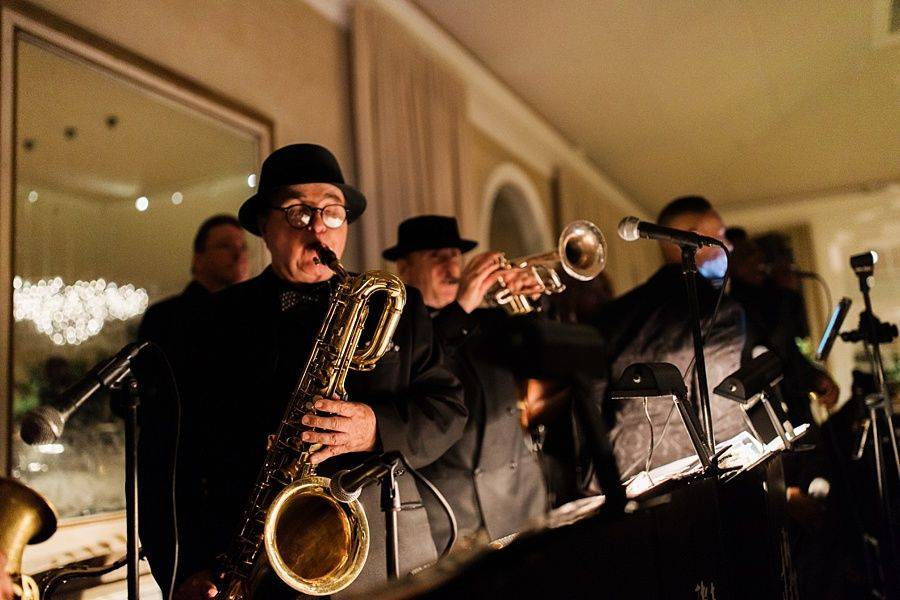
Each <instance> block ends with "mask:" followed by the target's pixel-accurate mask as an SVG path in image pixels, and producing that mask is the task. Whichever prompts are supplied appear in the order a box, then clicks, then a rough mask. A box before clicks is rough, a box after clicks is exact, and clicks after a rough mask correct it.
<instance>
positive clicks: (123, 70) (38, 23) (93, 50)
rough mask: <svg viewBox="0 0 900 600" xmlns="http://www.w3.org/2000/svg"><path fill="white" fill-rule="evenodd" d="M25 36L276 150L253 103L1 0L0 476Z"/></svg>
mask: <svg viewBox="0 0 900 600" xmlns="http://www.w3.org/2000/svg"><path fill="white" fill-rule="evenodd" d="M23 40H24V41H27V42H29V43H33V44H36V45H39V46H42V47H44V48H46V49H47V50H49V51H51V52H56V53H60V54H63V55H65V56H66V57H68V58H71V59H72V60H76V61H80V62H83V63H86V64H88V65H89V66H92V67H94V68H100V69H102V70H106V71H107V72H109V73H111V74H112V75H113V76H115V77H116V78H117V79H119V80H120V81H123V82H124V83H126V84H129V85H133V86H136V87H138V88H141V89H142V90H146V91H149V92H150V93H151V94H153V95H156V96H159V97H161V98H163V99H166V100H169V101H174V102H176V103H178V104H180V105H182V106H186V107H187V108H189V109H192V110H194V111H196V112H198V113H200V114H202V115H204V116H206V117H210V118H212V119H214V120H216V121H218V122H219V123H221V124H224V125H226V126H227V127H230V128H232V129H235V130H237V131H240V132H243V133H248V134H250V135H251V136H252V137H255V138H256V140H257V143H258V149H259V153H258V157H257V164H259V163H261V162H262V160H263V159H264V158H265V157H266V156H267V155H268V154H269V153H270V152H271V150H272V138H273V129H274V126H273V122H272V120H271V119H269V118H268V117H265V116H263V115H261V114H259V113H258V112H256V111H254V110H253V109H251V108H249V107H247V106H244V105H241V104H239V103H237V102H235V101H233V100H230V99H228V98H226V97H224V96H222V95H220V94H217V93H215V92H213V91H211V90H209V89H207V88H204V87H203V86H201V85H199V84H198V83H197V82H195V81H192V80H190V79H188V78H187V77H184V76H182V75H179V74H177V73H175V72H173V71H170V70H168V69H166V68H164V67H162V66H160V65H157V64H155V63H153V62H151V61H150V60H148V59H146V58H144V57H142V56H140V55H138V54H136V53H134V52H132V51H130V50H128V49H126V48H123V47H121V46H118V45H116V44H113V43H111V42H109V41H107V40H105V39H103V38H101V37H99V36H97V35H95V34H93V33H91V32H89V31H87V30H85V29H82V28H80V27H78V26H76V25H74V24H72V23H69V22H68V21H65V20H63V19H61V18H60V17H57V16H56V15H54V14H52V13H50V12H47V11H45V10H43V9H40V8H37V7H35V6H33V5H32V4H30V3H28V2H23V1H20V0H0V285H3V286H4V289H3V291H2V293H0V475H3V476H9V473H10V465H11V464H12V455H11V453H12V444H10V440H11V437H10V436H11V435H12V433H13V432H12V409H13V407H12V398H13V395H12V325H13V317H12V279H13V275H14V273H13V268H14V259H15V256H14V238H13V236H14V234H15V223H14V214H15V206H14V203H15V194H14V189H15V187H14V186H15V181H16V173H15V165H16V143H15V138H16V132H15V114H16V112H15V111H16V106H15V92H16V67H17V65H16V60H17V44H18V43H19V42H20V41H23Z"/></svg>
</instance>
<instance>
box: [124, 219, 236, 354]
mask: <svg viewBox="0 0 900 600" xmlns="http://www.w3.org/2000/svg"><path fill="white" fill-rule="evenodd" d="M249 277H250V268H249V263H248V253H247V239H246V234H245V233H244V230H243V229H242V228H241V224H240V222H239V221H238V220H237V218H235V217H233V216H231V215H216V216H214V217H210V218H208V219H206V220H205V221H204V222H203V223H202V224H201V225H200V228H199V229H198V230H197V234H196V236H194V254H193V257H192V258H191V282H190V283H189V284H188V285H187V287H186V288H184V291H182V292H181V293H180V294H179V295H177V296H174V297H172V298H167V299H165V300H163V301H161V302H157V303H156V304H154V305H152V306H151V307H150V308H148V309H147V312H146V313H144V318H143V319H142V320H141V327H140V331H139V333H138V337H139V338H140V339H142V340H148V341H151V342H155V343H157V344H159V345H161V346H163V348H164V350H166V352H167V353H170V354H172V353H177V352H178V351H179V350H180V349H181V348H182V346H183V344H182V343H181V342H182V337H183V335H184V330H185V328H186V327H189V326H190V323H191V321H193V320H194V313H195V312H196V310H197V309H198V307H201V306H202V304H203V302H204V301H206V300H207V299H208V298H209V295H210V294H212V293H215V292H218V291H219V290H223V289H225V288H226V287H228V286H230V285H234V284H236V283H240V282H242V281H246V280H247V279H248V278H249Z"/></svg>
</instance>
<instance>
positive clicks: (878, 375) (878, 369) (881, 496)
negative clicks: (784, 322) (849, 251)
mask: <svg viewBox="0 0 900 600" xmlns="http://www.w3.org/2000/svg"><path fill="white" fill-rule="evenodd" d="M870 276H871V273H870V272H863V273H859V272H858V273H857V277H858V278H859V290H860V292H862V296H863V302H864V303H865V311H864V313H863V315H861V317H860V324H859V333H860V336H859V337H860V338H861V340H862V343H863V346H864V347H865V349H866V350H867V352H866V353H867V354H868V355H869V361H870V363H871V365H872V374H873V375H874V377H875V386H876V387H875V394H873V395H872V396H870V397H869V398H867V399H866V408H867V409H868V411H869V423H871V429H872V442H873V443H872V447H873V450H874V454H875V469H876V477H877V482H878V501H879V504H880V506H881V509H882V511H883V513H884V517H885V520H886V522H885V525H886V526H887V529H888V533H889V536H890V540H891V545H892V546H893V548H892V551H893V552H894V553H896V552H897V550H898V549H897V547H896V541H895V536H896V532H895V531H894V522H893V521H894V519H893V510H892V506H891V504H892V503H891V496H892V494H891V492H890V489H891V485H890V483H891V479H892V475H893V477H895V478H897V479H895V482H896V481H897V480H900V453H898V451H897V436H896V433H895V432H894V422H893V416H894V415H893V407H892V406H891V398H890V392H889V390H888V386H887V381H886V380H887V377H886V376H885V373H884V362H883V361H882V358H881V347H880V344H881V340H880V339H879V338H880V335H879V331H878V329H879V327H878V326H877V323H878V320H877V319H876V318H875V313H874V312H873V311H872V299H871V296H870V295H869V289H870V288H869V277H870ZM841 337H842V338H845V336H844V335H843V334H842V335H841ZM846 337H848V338H849V337H851V336H846ZM879 414H880V415H881V420H882V421H883V422H884V426H885V427H886V428H887V434H888V439H889V440H890V443H891V449H892V451H893V459H894V460H893V465H892V467H893V473H892V472H891V470H890V469H889V468H888V465H887V462H886V460H885V456H884V449H883V448H882V440H881V432H880V430H879V425H878V423H879Z"/></svg>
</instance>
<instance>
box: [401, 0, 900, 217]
mask: <svg viewBox="0 0 900 600" xmlns="http://www.w3.org/2000/svg"><path fill="white" fill-rule="evenodd" d="M415 1H416V4H417V5H418V6H419V7H420V8H421V9H422V10H423V11H424V12H426V13H427V14H428V15H429V16H431V18H433V19H434V20H435V21H436V22H437V23H439V24H440V25H441V26H442V27H443V28H444V29H446V30H447V31H448V32H449V33H450V34H451V35H453V36H454V37H455V38H457V39H458V40H459V41H460V42H461V43H462V44H463V45H464V46H466V47H467V48H468V49H469V50H470V51H471V52H472V53H474V54H475V55H476V56H477V58H478V59H479V60H480V61H482V62H483V63H484V64H485V65H486V66H487V68H488V69H490V70H491V71H493V72H494V73H495V74H496V75H497V76H498V77H499V78H500V79H501V80H503V81H504V82H505V83H506V84H507V85H508V86H510V88H512V90H513V91H515V92H516V93H517V94H518V95H519V96H520V97H521V98H522V99H523V100H524V101H525V102H526V103H528V104H529V105H530V106H531V107H532V108H533V109H534V110H536V111H537V112H538V113H539V114H540V115H542V116H543V117H544V118H545V119H546V120H547V121H549V122H550V123H551V124H552V125H553V126H554V127H556V128H557V129H558V130H559V131H561V132H562V133H563V135H564V136H566V137H567V138H568V140H569V141H570V142H572V143H573V144H574V145H576V146H577V147H579V148H580V149H582V150H583V151H584V152H585V153H586V155H587V156H588V157H589V158H590V159H591V160H592V161H593V162H594V163H595V164H596V165H597V166H598V167H599V169H600V170H601V171H603V172H604V173H605V174H606V175H607V176H608V177H610V178H611V179H612V180H614V181H615V182H616V183H617V184H618V185H619V186H620V187H621V188H622V189H623V190H624V191H625V192H626V193H627V194H629V195H630V196H631V197H632V198H633V199H634V200H635V201H637V202H638V203H639V204H641V205H642V206H643V207H644V208H645V209H647V210H648V211H650V212H654V213H655V212H656V211H657V210H659V208H661V207H662V206H663V205H664V204H665V203H666V202H667V201H668V200H669V199H671V198H673V197H675V196H678V195H682V194H688V193H699V194H703V195H706V196H707V197H709V198H710V199H711V200H713V201H714V202H716V203H717V204H719V205H733V206H744V205H748V204H766V203H768V202H771V201H772V199H773V198H783V197H794V196H808V195H814V194H819V193H825V192H830V191H837V190H846V189H859V188H865V189H868V188H872V187H876V188H877V187H878V186H881V185H884V184H885V183H887V182H891V181H900V43H897V42H896V41H895V42H894V43H878V44H876V38H877V35H876V29H877V28H876V26H875V25H874V23H875V22H876V20H877V18H880V17H883V16H884V14H883V12H882V11H886V10H888V9H889V5H888V3H887V1H886V0H798V1H796V2H783V1H781V0H754V1H753V2H721V1H720V0H677V1H668V0H665V1H664V0H655V1H649V2H648V1H641V2H597V1H595V0H561V1H558V2H551V1H548V0H490V1H484V2H473V1H455V2H447V1H446V0H415Z"/></svg>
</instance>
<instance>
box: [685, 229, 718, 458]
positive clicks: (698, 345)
mask: <svg viewBox="0 0 900 600" xmlns="http://www.w3.org/2000/svg"><path fill="white" fill-rule="evenodd" d="M696 252H697V248H696V247H693V246H686V245H683V246H682V247H681V274H682V275H683V276H684V284H685V287H686V288H687V296H688V306H689V307H690V311H691V333H692V336H693V338H694V363H695V364H696V369H697V383H698V387H699V388H700V394H699V398H697V407H696V411H697V413H698V414H699V417H700V429H701V430H702V433H703V437H704V441H705V442H706V447H707V449H708V450H709V451H710V453H714V452H715V451H716V438H715V435H714V433H713V419H712V408H711V404H710V401H709V386H708V385H707V381H706V358H705V357H704V355H703V331H702V329H701V325H700V300H699V296H698V294H697V260H696Z"/></svg>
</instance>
